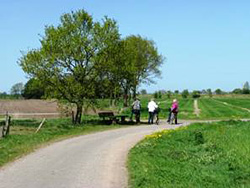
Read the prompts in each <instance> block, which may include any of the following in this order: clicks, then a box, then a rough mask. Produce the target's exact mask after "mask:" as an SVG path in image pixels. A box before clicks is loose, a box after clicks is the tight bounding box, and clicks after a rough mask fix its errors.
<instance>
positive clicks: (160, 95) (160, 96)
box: [158, 91, 162, 99]
mask: <svg viewBox="0 0 250 188" xmlns="http://www.w3.org/2000/svg"><path fill="white" fill-rule="evenodd" d="M158 98H159V99H161V98H162V92H161V91H158Z"/></svg>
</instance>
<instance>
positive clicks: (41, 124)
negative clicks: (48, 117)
mask: <svg viewBox="0 0 250 188" xmlns="http://www.w3.org/2000/svg"><path fill="white" fill-rule="evenodd" d="M44 122H45V118H43V121H42V122H41V123H40V125H39V127H38V128H37V130H36V132H35V133H37V132H38V131H39V130H40V129H41V127H42V126H43V123H44Z"/></svg>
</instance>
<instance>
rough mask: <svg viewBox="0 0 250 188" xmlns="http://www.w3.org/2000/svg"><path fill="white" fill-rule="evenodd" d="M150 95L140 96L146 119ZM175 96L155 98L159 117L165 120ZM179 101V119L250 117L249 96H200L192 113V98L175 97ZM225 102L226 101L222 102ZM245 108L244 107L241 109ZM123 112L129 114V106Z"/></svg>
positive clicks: (142, 115)
mask: <svg viewBox="0 0 250 188" xmlns="http://www.w3.org/2000/svg"><path fill="white" fill-rule="evenodd" d="M151 97H152V96H149V95H146V96H140V99H141V104H142V110H141V117H142V118H143V119H146V118H147V117H148V110H147V104H148V102H149V100H150V98H151ZM173 98H175V97H172V98H170V99H169V98H167V97H166V96H163V97H162V98H161V99H156V100H155V101H156V102H160V105H159V106H160V108H161V112H160V119H162V120H166V118H167V115H168V108H170V107H171V103H172V100H173ZM176 98H177V99H178V101H179V114H178V117H179V118H180V119H201V120H204V119H222V120H223V119H241V118H250V112H248V111H247V110H246V109H250V96H219V97H213V98H209V97H201V98H199V99H197V100H198V108H199V110H200V114H199V115H198V116H197V115H196V114H194V99H192V98H187V99H183V98H181V97H180V96H179V97H176ZM224 102H226V103H224ZM243 108H245V109H243ZM125 113H127V114H130V113H131V108H128V109H127V111H125Z"/></svg>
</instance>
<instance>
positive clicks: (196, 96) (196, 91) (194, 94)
mask: <svg viewBox="0 0 250 188" xmlns="http://www.w3.org/2000/svg"><path fill="white" fill-rule="evenodd" d="M200 96H201V92H200V91H198V90H194V91H193V92H192V97H193V98H194V99H195V98H200Z"/></svg>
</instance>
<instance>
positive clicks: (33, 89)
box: [23, 78, 45, 99]
mask: <svg viewBox="0 0 250 188" xmlns="http://www.w3.org/2000/svg"><path fill="white" fill-rule="evenodd" d="M44 95H45V87H44V86H43V85H42V83H41V81H39V80H38V79H36V78H31V79H30V80H29V81H28V82H27V83H26V84H25V85H24V91H23V97H24V98H25V99H41V98H42V96H44Z"/></svg>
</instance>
